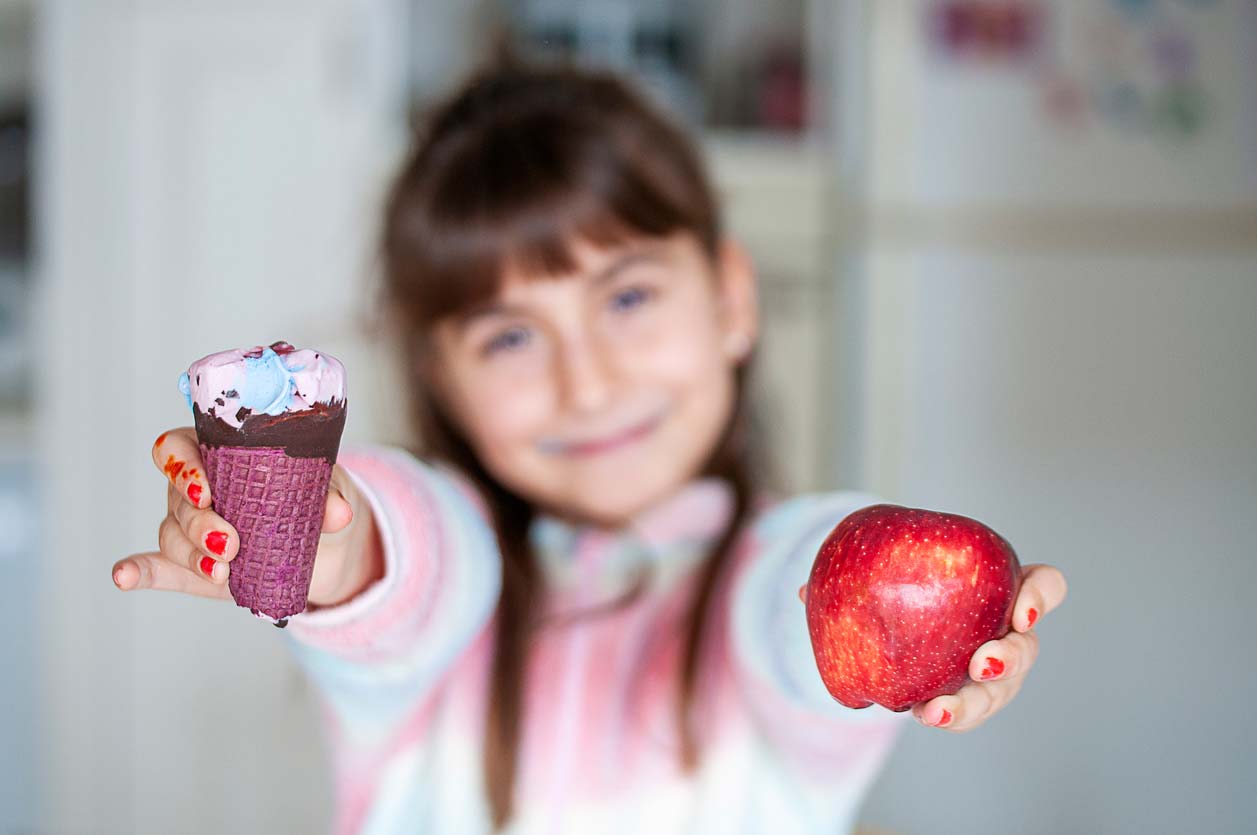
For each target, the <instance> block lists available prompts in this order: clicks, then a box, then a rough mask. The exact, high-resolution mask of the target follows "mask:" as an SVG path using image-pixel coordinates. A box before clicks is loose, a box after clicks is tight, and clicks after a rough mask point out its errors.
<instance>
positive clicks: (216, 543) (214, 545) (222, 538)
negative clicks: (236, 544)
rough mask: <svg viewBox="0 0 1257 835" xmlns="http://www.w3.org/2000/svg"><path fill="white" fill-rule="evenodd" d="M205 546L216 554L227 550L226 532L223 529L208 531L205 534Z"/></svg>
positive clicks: (221, 553)
mask: <svg viewBox="0 0 1257 835" xmlns="http://www.w3.org/2000/svg"><path fill="white" fill-rule="evenodd" d="M205 547H206V548H208V549H209V550H210V551H212V552H213V553H215V554H218V556H220V557H221V556H222V555H223V551H226V550H227V534H226V533H225V532H223V531H210V532H209V533H207V534H206V535H205Z"/></svg>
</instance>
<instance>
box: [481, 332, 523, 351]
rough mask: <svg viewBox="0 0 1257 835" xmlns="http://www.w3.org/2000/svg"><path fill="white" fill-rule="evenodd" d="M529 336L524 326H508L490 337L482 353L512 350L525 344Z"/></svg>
mask: <svg viewBox="0 0 1257 835" xmlns="http://www.w3.org/2000/svg"><path fill="white" fill-rule="evenodd" d="M530 338H531V337H530V336H529V334H528V331H526V330H525V329H524V328H510V329H508V330H504V331H502V332H501V333H500V334H498V335H497V336H495V337H493V339H490V340H489V342H488V344H487V345H485V347H484V353H485V354H486V355H488V354H495V353H497V352H498V351H514V350H517V349H519V348H522V347H523V346H525V345H527V344H528V341H529V339H530Z"/></svg>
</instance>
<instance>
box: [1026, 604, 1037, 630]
mask: <svg viewBox="0 0 1257 835" xmlns="http://www.w3.org/2000/svg"><path fill="white" fill-rule="evenodd" d="M1038 619H1039V613H1038V612H1036V611H1035V610H1034V609H1031V610H1030V611H1028V612H1026V628H1027V629H1029V628H1030V627H1032V626H1034V622H1035V621H1036V620H1038Z"/></svg>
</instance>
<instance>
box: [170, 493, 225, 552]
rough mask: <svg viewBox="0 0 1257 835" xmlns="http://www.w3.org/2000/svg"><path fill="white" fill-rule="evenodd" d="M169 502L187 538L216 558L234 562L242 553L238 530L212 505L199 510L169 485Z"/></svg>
mask: <svg viewBox="0 0 1257 835" xmlns="http://www.w3.org/2000/svg"><path fill="white" fill-rule="evenodd" d="M167 502H168V504H169V505H170V510H171V512H172V513H173V514H174V517H175V520H176V521H177V522H178V523H179V527H180V528H181V529H182V530H183V533H184V536H186V537H187V538H188V541H190V542H195V543H196V544H197V546H198V547H199V548H200V549H201V551H202V552H203V553H205V554H208V555H209V556H212V557H213V558H214V559H216V560H222V561H223V562H231V561H232V560H234V559H235V558H236V554H238V553H239V552H240V535H239V534H238V533H237V532H236V529H235V528H234V527H232V525H231V524H230V523H229V522H227V520H226V519H224V518H223V517H221V516H219V515H218V514H217V513H215V512H214V511H213V510H211V509H210V508H205V509H203V510H198V509H197V508H195V507H193V506H192V505H190V504H188V502H187V501H185V500H184V499H183V498H182V497H181V495H179V494H177V493H175V492H174V487H173V486H172V487H171V488H170V491H169V494H168V497H167Z"/></svg>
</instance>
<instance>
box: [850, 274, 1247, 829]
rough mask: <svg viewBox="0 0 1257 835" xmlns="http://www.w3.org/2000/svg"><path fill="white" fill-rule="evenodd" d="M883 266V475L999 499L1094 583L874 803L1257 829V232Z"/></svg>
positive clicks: (975, 817)
mask: <svg viewBox="0 0 1257 835" xmlns="http://www.w3.org/2000/svg"><path fill="white" fill-rule="evenodd" d="M892 261H893V262H894V264H893V265H892V264H890V263H886V262H892ZM879 266H880V268H881V269H883V270H889V269H892V268H896V269H898V270H899V271H900V272H901V274H903V275H904V276H906V277H905V278H904V280H903V283H902V284H901V285H900V290H901V294H900V295H899V297H898V298H899V302H900V307H899V310H900V312H901V314H902V319H900V320H899V321H898V322H896V323H895V324H894V325H893V327H894V328H895V329H896V333H897V334H898V335H899V337H900V338H901V350H902V364H901V366H900V367H901V369H902V373H903V377H902V378H901V379H899V380H896V381H893V384H894V385H895V386H896V388H897V390H898V391H899V392H900V394H901V398H900V399H899V400H898V402H897V404H896V405H895V406H894V407H888V408H890V409H893V411H894V412H895V414H894V415H893V422H894V423H895V424H896V425H897V426H898V427H899V428H900V429H899V432H900V434H899V440H900V444H901V450H900V455H899V456H898V461H897V464H896V465H895V466H894V467H893V469H886V470H884V471H882V472H877V473H870V474H869V478H870V480H871V481H872V482H876V483H880V484H881V485H882V487H881V488H880V489H881V490H882V492H883V495H888V496H891V497H893V498H894V499H895V500H897V501H900V502H902V503H904V504H908V505H912V506H918V507H928V508H933V509H938V510H945V511H949V512H956V513H962V514H965V515H970V516H973V517H975V518H978V519H981V520H983V521H984V522H986V523H987V524H990V525H991V526H992V527H994V528H995V529H996V530H998V531H1000V532H1001V533H1002V534H1003V535H1004V536H1006V537H1007V538H1008V539H1009V540H1010V541H1011V542H1012V543H1013V545H1014V547H1015V548H1017V550H1018V553H1019V555H1020V557H1021V558H1022V561H1023V562H1026V563H1029V562H1049V563H1053V564H1055V565H1058V566H1060V567H1061V568H1062V569H1063V570H1064V572H1065V574H1066V576H1067V577H1068V579H1069V582H1070V594H1069V599H1068V600H1067V601H1066V604H1065V605H1064V607H1062V608H1061V609H1060V610H1058V612H1055V613H1053V614H1052V615H1051V616H1049V617H1048V618H1046V619H1045V620H1044V621H1043V622H1042V625H1041V626H1040V627H1039V628H1038V632H1039V633H1040V637H1041V640H1042V654H1041V656H1040V660H1039V662H1038V664H1037V665H1036V667H1035V669H1034V671H1033V673H1032V674H1031V676H1030V677H1029V680H1028V682H1027V685H1026V687H1025V689H1024V690H1023V692H1022V694H1021V695H1020V696H1019V697H1018V699H1017V701H1016V702H1015V703H1014V704H1013V705H1012V706H1011V707H1009V708H1008V709H1007V710H1006V711H1005V712H1004V713H1002V714H1001V715H999V716H997V717H996V718H995V719H994V720H992V721H991V722H990V723H988V724H987V725H986V726H984V727H982V728H980V729H979V730H977V731H975V732H973V733H970V734H967V735H962V736H955V735H949V734H943V733H939V732H935V731H929V730H926V729H914V730H912V731H911V732H910V733H908V734H906V735H905V736H904V739H903V741H902V742H901V744H900V747H899V748H898V749H897V750H896V752H895V753H894V755H893V756H892V758H891V760H890V762H889V764H888V766H887V769H886V771H885V773H884V774H883V776H882V778H881V779H880V781H879V783H878V785H877V787H876V788H875V790H874V793H873V795H872V796H871V798H870V800H869V802H868V805H867V807H866V809H865V814H864V819H865V820H867V821H870V822H873V823H876V824H879V825H884V826H889V827H891V828H892V829H894V830H895V831H897V832H900V833H904V835H907V834H908V833H922V835H923V834H924V833H951V832H956V833H962V832H963V833H981V832H990V833H1000V832H1008V831H1017V832H1019V833H1027V835H1034V833H1044V834H1045V835H1046V833H1060V832H1211V833H1227V832H1235V833H1240V832H1251V831H1252V828H1253V825H1254V823H1257V799H1255V798H1254V796H1253V794H1252V791H1251V789H1252V785H1253V781H1254V779H1255V778H1257V765H1254V762H1255V761H1254V759H1253V757H1252V751H1251V745H1250V744H1251V741H1252V740H1253V739H1257V716H1254V714H1253V712H1252V711H1250V710H1249V709H1248V708H1247V707H1246V705H1247V703H1248V701H1249V700H1250V698H1251V696H1252V695H1253V694H1257V672H1255V671H1254V668H1253V665H1252V664H1251V663H1250V662H1249V659H1250V658H1251V656H1252V650H1251V647H1250V646H1249V645H1248V640H1247V637H1246V635H1247V633H1248V632H1249V631H1250V630H1249V628H1248V626H1247V621H1248V619H1249V610H1250V608H1251V607H1250V605H1249V600H1248V598H1249V590H1251V589H1253V588H1257V546H1255V545H1254V543H1255V542H1257V513H1255V512H1254V508H1257V327H1254V326H1253V319H1254V315H1255V314H1257V257H1255V256H1252V255H1248V256H1243V255H1237V256H1232V257H1228V256H1211V255H1208V254H1204V253H1201V254H1194V253H1193V254H1184V255H1182V256H1180V257H1173V258H1169V257H1158V258H1139V257H1135V256H1106V257H1081V256H1068V255H1059V256H1044V255H1020V256H1017V255H1005V256H972V255H970V256H965V257H961V256H958V255H956V254H954V253H952V254H948V253H946V252H931V253H928V254H922V255H919V256H899V257H895V256H890V255H887V256H885V258H884V259H883V263H882V264H880V265H879ZM889 321H894V320H889ZM886 402H889V401H886ZM881 417H892V416H890V415H888V414H882V415H881Z"/></svg>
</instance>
